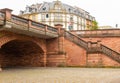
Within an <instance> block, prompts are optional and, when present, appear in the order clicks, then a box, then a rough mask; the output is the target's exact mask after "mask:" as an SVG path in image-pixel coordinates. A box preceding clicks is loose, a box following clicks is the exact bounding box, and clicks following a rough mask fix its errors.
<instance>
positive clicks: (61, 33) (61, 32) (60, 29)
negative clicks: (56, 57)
mask: <svg viewBox="0 0 120 83" xmlns="http://www.w3.org/2000/svg"><path fill="white" fill-rule="evenodd" d="M55 28H57V29H58V34H59V39H58V45H59V52H60V53H64V52H65V49H64V29H63V25H61V24H56V25H55Z"/></svg>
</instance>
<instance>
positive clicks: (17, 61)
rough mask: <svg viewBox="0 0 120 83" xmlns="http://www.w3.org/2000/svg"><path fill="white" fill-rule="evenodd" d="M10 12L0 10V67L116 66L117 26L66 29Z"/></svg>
mask: <svg viewBox="0 0 120 83" xmlns="http://www.w3.org/2000/svg"><path fill="white" fill-rule="evenodd" d="M11 11H12V10H10V9H2V10H1V11H0V66H1V67H15V66H18V67H20V66H32V67H41V66H84V67H86V66H92V67H93V66H95V67H103V66H114V67H120V44H119V42H120V29H117V30H116V29H114V30H97V31H83V32H81V31H72V32H69V31H66V30H65V29H63V28H62V25H60V24H57V25H55V27H51V26H49V25H46V24H41V23H38V22H35V21H32V20H29V19H25V18H22V17H19V16H16V15H13V14H11ZM81 33H82V34H81ZM103 33H105V34H104V35H103ZM96 34H97V35H96ZM105 35H107V36H105Z"/></svg>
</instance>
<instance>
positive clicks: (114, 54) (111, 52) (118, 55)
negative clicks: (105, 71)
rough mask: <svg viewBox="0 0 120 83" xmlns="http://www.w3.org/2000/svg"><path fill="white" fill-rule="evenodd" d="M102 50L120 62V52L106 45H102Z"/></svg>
mask: <svg viewBox="0 0 120 83" xmlns="http://www.w3.org/2000/svg"><path fill="white" fill-rule="evenodd" d="M101 52H102V53H104V54H106V55H108V56H109V57H111V58H113V59H114V60H117V61H118V62H120V53H118V52H116V51H114V50H112V49H110V48H108V47H106V46H104V45H101Z"/></svg>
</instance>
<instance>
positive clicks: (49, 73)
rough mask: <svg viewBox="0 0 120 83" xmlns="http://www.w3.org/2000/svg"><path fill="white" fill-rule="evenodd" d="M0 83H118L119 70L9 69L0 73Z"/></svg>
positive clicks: (119, 77) (119, 79)
mask: <svg viewBox="0 0 120 83" xmlns="http://www.w3.org/2000/svg"><path fill="white" fill-rule="evenodd" d="M0 83H120V69H109V68H108V69H103V68H98V69H97V68H11V69H5V70H3V71H2V72H0Z"/></svg>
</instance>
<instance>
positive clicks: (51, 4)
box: [21, 0, 94, 20]
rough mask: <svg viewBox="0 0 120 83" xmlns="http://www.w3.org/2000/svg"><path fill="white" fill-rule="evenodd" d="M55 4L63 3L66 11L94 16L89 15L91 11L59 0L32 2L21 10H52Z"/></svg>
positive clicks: (84, 15) (26, 12)
mask: <svg viewBox="0 0 120 83" xmlns="http://www.w3.org/2000/svg"><path fill="white" fill-rule="evenodd" d="M55 4H59V5H61V9H63V10H65V11H66V13H72V14H76V15H79V16H81V17H85V18H88V19H91V20H92V18H94V17H92V16H91V15H89V12H87V11H85V10H83V9H81V8H79V7H73V6H70V5H68V4H64V3H62V2H60V1H58V0H57V1H53V2H43V3H37V4H32V5H31V6H26V9H25V11H21V14H30V13H43V12H50V10H52V9H54V8H55ZM57 12H59V11H57Z"/></svg>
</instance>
